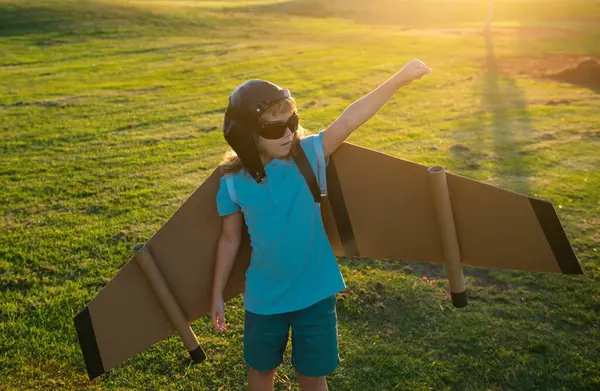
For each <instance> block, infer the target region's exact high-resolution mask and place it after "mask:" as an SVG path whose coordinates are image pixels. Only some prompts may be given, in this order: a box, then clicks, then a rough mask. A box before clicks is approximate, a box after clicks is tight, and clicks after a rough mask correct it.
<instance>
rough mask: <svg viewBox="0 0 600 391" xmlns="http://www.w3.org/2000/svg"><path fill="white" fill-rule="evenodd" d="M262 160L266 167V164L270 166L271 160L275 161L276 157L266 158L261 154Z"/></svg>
mask: <svg viewBox="0 0 600 391" xmlns="http://www.w3.org/2000/svg"><path fill="white" fill-rule="evenodd" d="M260 159H261V160H262V162H263V165H266V164H269V162H270V161H271V160H273V159H274V157H273V156H266V155H262V154H261V155H260Z"/></svg>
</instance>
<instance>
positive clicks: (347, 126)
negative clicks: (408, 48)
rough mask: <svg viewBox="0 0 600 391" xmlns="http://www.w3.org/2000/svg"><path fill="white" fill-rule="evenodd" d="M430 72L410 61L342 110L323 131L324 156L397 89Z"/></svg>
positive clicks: (375, 111) (422, 64)
mask: <svg viewBox="0 0 600 391" xmlns="http://www.w3.org/2000/svg"><path fill="white" fill-rule="evenodd" d="M429 72H431V68H428V67H427V65H425V64H424V63H423V62H421V61H419V60H411V61H410V62H409V63H408V64H406V65H405V66H404V68H402V69H401V70H400V71H399V72H398V73H396V74H395V75H394V76H392V77H391V78H390V79H388V80H387V81H386V82H385V83H383V84H382V85H380V86H379V87H377V88H376V89H374V90H373V91H371V92H369V93H368V94H367V95H365V96H363V97H362V98H360V99H359V100H357V101H356V102H354V103H352V104H351V105H350V106H348V107H347V108H346V110H344V112H343V113H342V115H341V116H340V117H339V118H338V119H336V120H335V121H334V122H333V123H332V124H331V125H329V126H328V127H327V129H325V130H324V134H323V150H324V152H325V156H326V157H327V156H329V155H331V154H332V153H333V152H335V150H336V149H337V148H338V147H339V146H340V145H341V144H342V143H343V142H344V140H346V139H347V138H348V136H350V134H352V132H354V131H355V130H356V129H358V128H359V127H360V126H361V125H362V124H364V123H365V122H367V120H368V119H369V118H371V117H372V116H373V115H374V114H375V113H377V111H379V109H380V108H381V107H382V106H383V105H384V104H385V102H387V101H388V100H389V99H390V98H391V97H392V96H393V95H394V94H395V93H396V91H398V89H399V88H401V87H403V86H405V85H407V84H409V83H411V82H412V81H414V80H417V79H419V78H421V77H422V76H424V75H426V74H428V73H429Z"/></svg>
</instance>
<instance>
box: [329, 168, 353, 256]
mask: <svg viewBox="0 0 600 391" xmlns="http://www.w3.org/2000/svg"><path fill="white" fill-rule="evenodd" d="M327 194H328V196H329V200H330V202H331V211H332V213H333V218H334V219H335V224H336V226H337V229H338V233H339V234H340V240H341V242H342V247H343V248H344V253H346V256H348V257H358V256H359V254H358V247H357V246H356V240H355V238H354V231H353V230H352V224H351V223H350V216H348V209H346V202H345V201H344V194H343V192H342V186H341V185H340V180H339V178H338V174H337V170H336V168H335V159H333V157H332V158H331V159H330V160H329V164H328V165H327Z"/></svg>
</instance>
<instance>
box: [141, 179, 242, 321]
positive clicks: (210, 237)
mask: <svg viewBox="0 0 600 391" xmlns="http://www.w3.org/2000/svg"><path fill="white" fill-rule="evenodd" d="M220 177H221V175H220V173H219V172H217V171H215V172H214V173H213V174H212V175H211V176H210V177H209V178H207V179H206V181H205V182H204V183H203V184H202V185H201V186H200V187H199V188H198V190H196V192H195V193H194V194H193V195H192V196H191V197H190V198H189V199H188V200H187V201H186V202H185V204H184V205H183V206H182V207H181V208H180V209H179V210H177V211H176V212H175V214H174V215H173V216H172V217H171V218H170V219H169V221H167V222H166V223H165V224H164V225H163V227H161V229H160V230H159V231H158V232H157V233H156V234H155V235H154V236H153V237H152V238H151V239H150V240H149V241H148V246H149V247H150V251H151V252H152V255H153V256H154V259H155V261H156V264H157V266H158V268H159V269H160V271H161V273H162V275H163V277H164V279H165V281H166V282H167V285H168V286H169V287H170V288H171V291H172V292H173V296H174V297H175V299H176V300H177V302H178V303H179V305H180V306H181V309H182V311H183V313H184V315H185V316H186V318H187V319H188V320H189V321H190V322H191V321H194V320H196V319H198V318H200V317H201V316H203V315H205V314H207V313H208V312H210V306H211V298H212V279H213V275H214V264H215V257H216V251H217V242H218V240H219V236H220V234H221V224H222V218H220V217H219V215H218V214H217V204H216V194H217V191H218V187H219V179H220ZM249 261H250V241H249V238H248V235H247V232H246V231H244V235H243V241H242V245H241V249H240V253H239V254H238V259H237V261H236V263H235V265H234V268H233V269H232V271H231V274H230V276H229V279H228V282H227V286H226V288H225V293H224V295H225V300H229V299H230V298H232V297H235V296H237V295H238V294H240V293H241V292H243V291H244V283H245V272H246V269H247V267H248V263H249Z"/></svg>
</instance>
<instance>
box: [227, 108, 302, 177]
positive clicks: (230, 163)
mask: <svg viewBox="0 0 600 391" xmlns="http://www.w3.org/2000/svg"><path fill="white" fill-rule="evenodd" d="M290 110H291V111H294V112H295V111H296V101H295V100H294V98H292V97H290V98H287V99H281V100H278V101H275V102H273V103H271V104H270V105H269V106H268V107H267V108H266V109H265V111H264V113H263V114H265V113H269V114H271V115H281V114H284V113H287V112H289V111H290ZM261 117H262V115H261ZM304 131H305V130H304V128H303V127H302V126H300V125H298V130H297V131H296V133H294V138H293V140H292V147H291V148H290V152H289V153H288V154H287V155H285V156H284V157H283V159H284V160H290V159H291V158H292V156H295V155H296V151H297V149H298V147H299V145H300V139H301V138H302V137H304ZM251 135H252V137H253V138H254V142H255V143H256V145H258V137H259V136H258V134H256V133H255V132H251ZM220 166H221V170H222V172H223V174H235V173H236V172H238V171H240V170H242V169H244V172H246V169H245V167H244V164H243V163H242V159H240V157H239V156H238V155H237V154H236V153H235V151H234V150H230V151H227V152H225V155H224V156H223V160H222V161H221V164H220Z"/></svg>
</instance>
